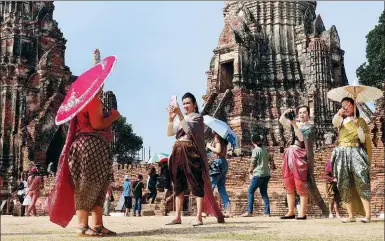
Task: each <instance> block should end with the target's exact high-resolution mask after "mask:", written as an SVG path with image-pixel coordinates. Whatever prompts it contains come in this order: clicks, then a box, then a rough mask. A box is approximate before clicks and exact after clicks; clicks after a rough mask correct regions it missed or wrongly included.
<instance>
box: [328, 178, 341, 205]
mask: <svg viewBox="0 0 385 241" xmlns="http://www.w3.org/2000/svg"><path fill="white" fill-rule="evenodd" d="M326 196H327V197H328V199H329V202H336V203H340V202H341V196H340V192H339V191H338V188H337V183H335V182H326Z"/></svg>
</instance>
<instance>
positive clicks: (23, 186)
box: [17, 179, 28, 217]
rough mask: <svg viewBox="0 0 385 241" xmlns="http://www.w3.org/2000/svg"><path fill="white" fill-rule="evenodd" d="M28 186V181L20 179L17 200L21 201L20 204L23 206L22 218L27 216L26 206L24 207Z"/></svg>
mask: <svg viewBox="0 0 385 241" xmlns="http://www.w3.org/2000/svg"><path fill="white" fill-rule="evenodd" d="M27 186H28V183H27V181H26V180H23V179H20V180H19V185H18V187H17V198H18V199H19V202H20V204H21V213H20V216H22V217H23V216H24V215H25V205H23V202H24V198H25V195H26V194H27Z"/></svg>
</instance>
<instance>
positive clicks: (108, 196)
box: [103, 182, 114, 216]
mask: <svg viewBox="0 0 385 241" xmlns="http://www.w3.org/2000/svg"><path fill="white" fill-rule="evenodd" d="M113 201H114V193H113V191H112V182H111V183H110V185H109V186H108V188H107V191H106V198H105V200H104V213H103V214H104V216H110V211H111V203H112V202H113Z"/></svg>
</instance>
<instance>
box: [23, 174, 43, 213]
mask: <svg viewBox="0 0 385 241" xmlns="http://www.w3.org/2000/svg"><path fill="white" fill-rule="evenodd" d="M27 183H28V193H27V197H29V198H30V199H31V204H30V205H29V206H28V209H27V216H29V215H30V214H31V212H32V213H33V214H34V215H36V202H37V200H38V198H39V196H40V189H42V188H43V185H44V184H43V177H42V176H40V175H38V174H37V169H36V167H35V168H33V169H32V175H30V176H29V177H28V180H27Z"/></svg>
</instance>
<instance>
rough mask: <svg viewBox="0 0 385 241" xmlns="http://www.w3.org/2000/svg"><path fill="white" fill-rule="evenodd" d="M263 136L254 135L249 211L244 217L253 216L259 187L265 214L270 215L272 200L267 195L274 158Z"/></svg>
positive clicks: (250, 171) (248, 199)
mask: <svg viewBox="0 0 385 241" xmlns="http://www.w3.org/2000/svg"><path fill="white" fill-rule="evenodd" d="M262 140H263V138H262V136H260V135H253V136H252V137H251V141H252V143H253V145H254V149H253V151H252V154H251V161H250V168H249V175H250V185H249V190H248V198H247V212H246V213H244V214H243V215H242V217H252V216H253V210H254V194H255V191H256V190H257V189H258V188H259V192H260V193H261V196H262V199H263V203H264V216H266V217H270V200H269V196H268V195H267V188H268V184H269V181H270V170H273V159H272V156H270V155H269V152H268V151H267V150H266V148H264V147H263V145H262V143H263V141H262Z"/></svg>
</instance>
